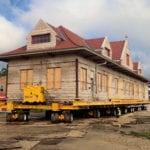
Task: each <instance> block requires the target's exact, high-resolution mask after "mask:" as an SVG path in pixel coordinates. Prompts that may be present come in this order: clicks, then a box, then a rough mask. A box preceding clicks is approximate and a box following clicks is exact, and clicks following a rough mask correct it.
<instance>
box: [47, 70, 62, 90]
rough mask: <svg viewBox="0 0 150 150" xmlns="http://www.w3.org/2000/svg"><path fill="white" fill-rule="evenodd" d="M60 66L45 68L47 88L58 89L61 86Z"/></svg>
mask: <svg viewBox="0 0 150 150" xmlns="http://www.w3.org/2000/svg"><path fill="white" fill-rule="evenodd" d="M61 80H62V79H61V68H49V69H48V70H47V88H48V89H60V88H61Z"/></svg>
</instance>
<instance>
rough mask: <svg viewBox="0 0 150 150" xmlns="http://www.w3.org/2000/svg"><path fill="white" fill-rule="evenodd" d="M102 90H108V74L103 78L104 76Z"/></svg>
mask: <svg viewBox="0 0 150 150" xmlns="http://www.w3.org/2000/svg"><path fill="white" fill-rule="evenodd" d="M102 90H103V92H107V91H108V76H107V75H103V78H102Z"/></svg>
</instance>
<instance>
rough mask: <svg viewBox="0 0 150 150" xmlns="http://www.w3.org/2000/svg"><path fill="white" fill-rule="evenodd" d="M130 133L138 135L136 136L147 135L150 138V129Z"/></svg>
mask: <svg viewBox="0 0 150 150" xmlns="http://www.w3.org/2000/svg"><path fill="white" fill-rule="evenodd" d="M130 135H133V136H136V137H145V138H147V139H150V131H147V132H144V131H141V132H135V131H131V132H130Z"/></svg>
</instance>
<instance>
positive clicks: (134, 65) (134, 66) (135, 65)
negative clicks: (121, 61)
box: [133, 62, 139, 70]
mask: <svg viewBox="0 0 150 150" xmlns="http://www.w3.org/2000/svg"><path fill="white" fill-rule="evenodd" d="M138 65H139V62H133V69H134V70H137V69H138Z"/></svg>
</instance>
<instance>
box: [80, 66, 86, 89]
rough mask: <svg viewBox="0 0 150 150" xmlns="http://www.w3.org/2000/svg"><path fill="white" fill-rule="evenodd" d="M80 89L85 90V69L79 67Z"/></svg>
mask: <svg viewBox="0 0 150 150" xmlns="http://www.w3.org/2000/svg"><path fill="white" fill-rule="evenodd" d="M81 90H87V69H85V68H81Z"/></svg>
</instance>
